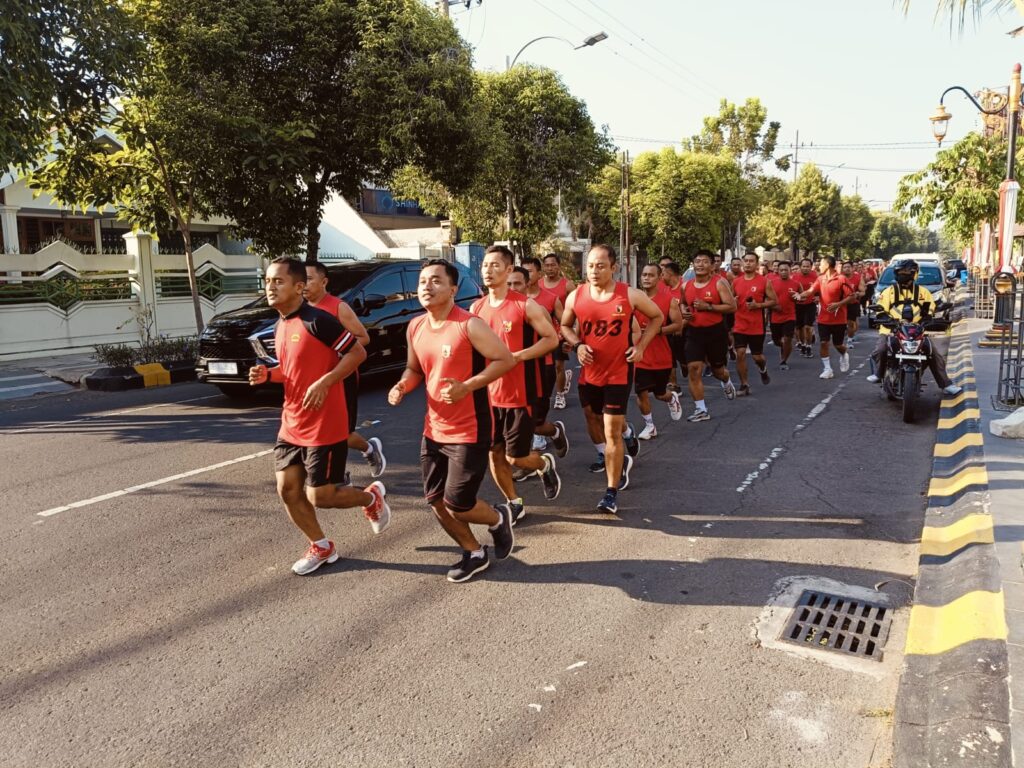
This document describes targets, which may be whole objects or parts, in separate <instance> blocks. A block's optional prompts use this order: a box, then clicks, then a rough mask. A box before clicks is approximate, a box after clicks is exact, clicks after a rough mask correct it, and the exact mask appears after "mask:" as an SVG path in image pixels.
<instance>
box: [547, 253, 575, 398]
mask: <svg viewBox="0 0 1024 768" xmlns="http://www.w3.org/2000/svg"><path fill="white" fill-rule="evenodd" d="M543 265H544V277H543V278H541V283H540V286H541V288H544V289H546V290H549V291H551V292H552V293H553V294H555V297H556V298H557V299H558V301H559V302H560V303H561V304H562V306H563V307H564V306H565V299H566V297H567V296H568V295H569V294H570V293H571V292H572V291H573V290H574V289H575V288H576V284H575V283H574V282H573V281H572V280H570V279H569V278H567V277H566V276H565V275H563V274H562V263H561V262H560V261H559V260H558V254H557V253H549V254H547V255H546V256H544V261H543ZM553 354H554V356H555V375H556V378H555V406H554V407H555V410H556V411H560V410H562V409H563V408H565V396H566V395H567V394H568V393H569V389H570V388H571V387H572V368H566V367H565V361H566V360H568V359H569V356H568V355H567V354H566V352H565V350H564V349H563V348H562V347H561V345H559V347H558V348H557V349H556V350H555V351H554V352H553Z"/></svg>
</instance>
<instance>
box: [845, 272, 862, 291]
mask: <svg viewBox="0 0 1024 768" xmlns="http://www.w3.org/2000/svg"><path fill="white" fill-rule="evenodd" d="M843 279H844V280H846V284H847V285H849V286H850V293H856V292H857V291H859V290H860V275H858V274H857V273H856V272H854V273H853V274H852V275H850V276H849V277H846V275H843Z"/></svg>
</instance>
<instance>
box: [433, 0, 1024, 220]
mask: <svg viewBox="0 0 1024 768" xmlns="http://www.w3.org/2000/svg"><path fill="white" fill-rule="evenodd" d="M901 6H902V3H896V2H893V1H892V0H847V1H846V2H840V1H839V0H737V1H736V2H724V1H722V0H716V1H715V2H696V1H695V0H482V2H481V3H479V4H477V0H473V5H472V8H471V10H468V11H467V10H466V9H465V8H464V7H463V5H461V4H460V5H454V6H452V8H451V13H452V19H453V20H454V21H455V23H456V26H457V27H458V29H459V31H460V32H461V33H462V35H463V37H464V38H465V39H466V40H467V41H469V43H470V44H471V45H472V46H473V48H474V55H475V60H476V66H477V68H479V69H491V70H499V69H504V67H505V58H506V56H511V55H514V54H515V53H516V51H518V50H519V48H520V47H521V46H522V45H523V44H524V43H526V42H527V41H528V40H530V39H532V38H534V37H538V36H541V35H554V36H560V37H564V38H567V39H569V40H571V41H574V42H578V41H582V39H583V38H584V37H586V36H587V35H590V34H593V33H595V32H598V31H605V32H607V33H608V35H609V39H608V40H606V41H604V42H602V43H599V44H597V45H596V46H594V47H593V48H583V49H581V50H577V51H574V50H572V49H571V48H570V46H569V45H567V44H566V43H564V42H560V41H558V40H542V41H540V42H537V43H534V44H533V45H531V46H530V47H529V49H528V50H527V51H526V52H525V53H524V54H523V55H522V56H521V57H520V61H529V62H532V63H535V64H540V65H544V66H548V67H551V68H553V69H555V70H556V71H558V72H559V73H560V74H561V76H562V77H563V79H564V80H565V82H566V84H567V85H568V87H569V89H570V90H571V91H572V92H573V93H574V94H576V95H577V96H578V97H580V98H582V99H583V100H584V101H586V103H587V105H588V108H589V110H590V114H591V117H592V118H593V120H594V122H595V124H597V125H601V124H606V125H608V127H609V132H610V133H611V135H612V136H613V138H614V139H615V143H616V144H617V145H618V146H619V147H620V148H621V149H628V150H629V151H630V152H631V153H632V154H636V153H638V152H642V151H645V150H652V149H654V150H656V149H659V148H660V147H662V146H664V145H666V144H669V143H672V142H677V141H679V140H680V139H681V138H682V137H683V136H690V135H692V134H694V133H696V132H698V131H699V130H700V126H701V122H702V118H703V117H704V116H705V115H709V114H714V113H717V111H718V103H719V100H720V99H721V98H727V99H729V100H730V101H733V102H737V103H739V102H742V101H743V100H745V99H746V98H747V97H748V96H757V97H759V98H760V99H761V101H762V103H763V104H764V105H765V106H766V107H767V109H768V117H769V119H770V120H778V121H779V122H781V123H782V132H781V137H780V141H779V151H778V154H785V153H787V152H790V151H792V150H791V149H790V148H789V145H791V144H792V143H793V141H794V139H795V134H796V131H797V130H799V132H800V142H801V144H802V145H804V146H802V147H801V148H800V160H801V162H802V161H804V160H812V161H814V162H816V163H817V164H818V165H819V166H820V167H821V168H822V170H823V172H825V173H827V174H829V178H831V179H833V180H834V181H836V182H837V183H839V184H840V185H842V187H843V192H844V194H851V193H853V192H854V191H855V188H857V187H858V186H859V192H860V194H861V196H862V197H863V198H864V199H865V200H867V201H869V204H870V205H871V207H872V208H876V209H886V208H888V207H889V206H890V204H891V202H892V200H893V198H894V197H895V192H896V183H897V181H898V180H899V178H900V177H901V176H902V175H903V174H904V173H905V172H908V171H910V170H916V169H918V168H921V167H923V166H924V165H925V164H926V163H928V162H929V161H930V160H931V159H932V157H933V156H934V153H935V142H934V139H933V138H932V134H931V124H930V123H929V122H928V116H929V115H931V114H932V112H933V111H934V109H935V106H936V105H937V104H938V99H939V96H940V95H941V93H942V91H943V90H944V89H945V88H946V87H948V86H950V85H962V86H964V87H966V88H967V89H968V90H969V91H971V92H974V91H977V90H978V89H980V88H983V87H991V88H996V87H1005V85H1006V84H1007V83H1008V81H1009V77H1010V71H1011V69H1012V68H1013V65H1014V63H1015V62H1017V61H1021V60H1024V37H1022V38H1011V37H1008V36H1007V34H1006V33H1007V32H1008V31H1010V30H1011V29H1014V28H1016V27H1018V26H1021V25H1022V24H1024V18H1021V17H1019V16H1017V15H1015V14H1012V13H1011V14H1006V15H1004V16H1002V17H998V16H986V17H985V18H983V19H982V20H981V22H980V24H978V25H977V26H975V25H974V24H973V23H969V24H968V26H967V28H966V29H965V31H964V32H963V34H962V35H961V34H960V33H959V32H956V31H954V32H953V33H951V32H950V28H949V24H948V20H946V19H939V20H936V19H935V16H934V13H935V7H936V2H935V0H912V2H911V6H912V7H911V10H910V13H909V14H908V15H907V16H904V14H903V12H902V9H901ZM946 106H947V109H949V111H950V112H951V113H952V114H953V120H952V121H951V122H950V126H949V133H948V136H947V139H946V143H945V144H944V146H948V145H949V144H951V143H952V142H954V141H956V140H957V139H958V138H960V137H962V136H963V135H964V134H966V133H967V132H968V131H971V130H974V129H976V128H977V126H978V125H979V121H978V120H977V115H976V113H975V110H974V107H973V106H972V105H971V104H970V102H968V101H967V99H966V98H965V97H963V96H962V95H958V94H950V95H949V96H948V97H947V99H946ZM641 139H642V140H641ZM889 143H897V144H900V145H902V146H898V147H864V146H860V147H852V146H850V145H865V144H889ZM812 144H813V145H821V146H820V147H816V146H812ZM908 144H909V145H910V146H908ZM830 145H832V146H831V147H830ZM834 145H842V146H839V147H836V146H834ZM914 145H917V146H914ZM835 166H842V167H838V168H837V167H835ZM878 169H887V170H878Z"/></svg>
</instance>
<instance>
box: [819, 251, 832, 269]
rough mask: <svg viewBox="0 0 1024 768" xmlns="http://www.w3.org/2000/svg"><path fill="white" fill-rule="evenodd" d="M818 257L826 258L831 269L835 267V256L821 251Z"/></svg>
mask: <svg viewBox="0 0 1024 768" xmlns="http://www.w3.org/2000/svg"><path fill="white" fill-rule="evenodd" d="M818 259H819V260H821V259H827V260H828V265H829V267H830V268H831V269H835V268H836V257H835V256H829V255H827V254H824V253H823V254H822V255H821V256H819V257H818Z"/></svg>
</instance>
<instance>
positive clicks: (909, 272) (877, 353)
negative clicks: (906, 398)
mask: <svg viewBox="0 0 1024 768" xmlns="http://www.w3.org/2000/svg"><path fill="white" fill-rule="evenodd" d="M892 268H893V272H894V273H895V276H896V282H894V283H893V284H892V285H890V286H889V287H888V288H886V289H885V290H884V291H882V292H881V293H880V294H877V295H876V296H875V298H874V303H875V304H877V305H878V306H880V307H881V308H882V312H881V313H882V314H886V315H888V316H889V317H891V318H892V319H894V320H902V319H903V312H904V309H905V308H906V307H911V308H912V310H913V316H912V318H911V322H914V323H921V322H924V321H925V320H927V319H928V317H929V316H930V315H931V313H932V311H933V310H934V309H935V298H934V297H933V296H932V293H931V291H929V290H928V289H927V288H925V287H924V286H921V285H917V284H916V282H915V281H916V280H917V273H918V270H919V267H918V265H917V262H916V261H914V260H913V259H900V260H899V261H897V262H895V263H894V264H893V265H892ZM890 333H891V331H890V330H889V329H888V328H886V327H885V326H884V325H883V326H880V327H879V329H878V343H877V344H876V345H875V349H874V351H873V352H872V353H871V359H872V361H873V362H874V364H875V372H874V373H872V374H871V375H870V376H868V381H870V382H872V383H874V384H877V383H878V382H880V381H881V380H882V379H883V378H884V377H885V369H886V365H887V363H888V349H887V347H888V343H889V334H890ZM930 346H931V354H930V355H929V356H928V368H929V370H931V372H932V376H933V377H934V378H935V383H936V384H938V385H939V386H940V387H942V391H943V392H944V393H945V394H947V395H958V394H960V392H961V388H960V387H958V386H957V385H956V384H954V383H953V382H952V381H950V379H949V375H948V374H947V373H946V356H945V355H943V354H942V353H941V352H940V351H939V350H938V348H937V346H936V345H935V344H934V343H932V344H931V345H930Z"/></svg>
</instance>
